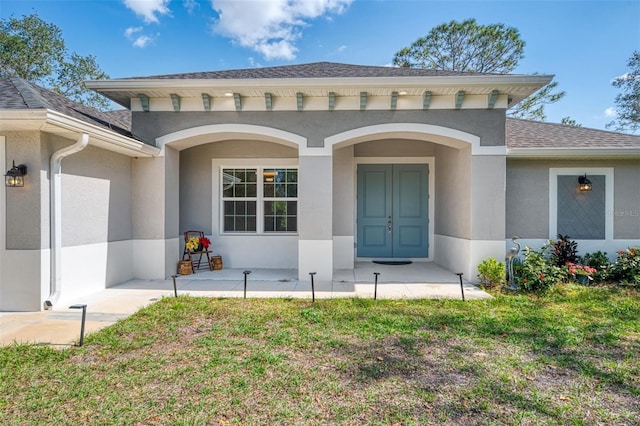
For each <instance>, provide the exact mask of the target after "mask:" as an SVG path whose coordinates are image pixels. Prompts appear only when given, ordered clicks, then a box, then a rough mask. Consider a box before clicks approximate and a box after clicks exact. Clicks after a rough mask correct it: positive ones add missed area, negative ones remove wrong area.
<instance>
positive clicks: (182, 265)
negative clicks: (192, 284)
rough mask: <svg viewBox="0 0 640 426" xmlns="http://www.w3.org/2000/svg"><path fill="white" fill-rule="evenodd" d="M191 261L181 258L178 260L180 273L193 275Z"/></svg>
mask: <svg viewBox="0 0 640 426" xmlns="http://www.w3.org/2000/svg"><path fill="white" fill-rule="evenodd" d="M191 271H192V270H191V261H189V260H181V261H179V262H178V274H180V275H191Z"/></svg>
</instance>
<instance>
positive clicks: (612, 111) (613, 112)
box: [604, 107, 617, 117]
mask: <svg viewBox="0 0 640 426" xmlns="http://www.w3.org/2000/svg"><path fill="white" fill-rule="evenodd" d="M616 115H617V114H616V109H615V108H614V107H609V108H607V109H605V110H604V116H605V117H615V116H616Z"/></svg>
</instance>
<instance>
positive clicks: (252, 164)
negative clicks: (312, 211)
mask: <svg viewBox="0 0 640 426" xmlns="http://www.w3.org/2000/svg"><path fill="white" fill-rule="evenodd" d="M278 168H281V169H297V170H298V175H299V173H300V171H299V170H300V169H299V167H298V162H297V159H293V158H291V159H290V158H286V159H284V158H279V159H259V158H257V159H243V160H219V162H215V161H214V168H213V170H214V173H216V172H217V179H214V182H213V183H214V185H216V187H217V194H218V196H217V197H215V196H214V197H213V198H214V204H215V201H216V199H217V200H219V202H218V206H217V207H216V206H215V205H214V211H216V210H215V209H217V211H218V226H219V228H218V229H219V233H220V235H224V236H234V235H238V236H240V235H244V236H246V235H254V236H255V235H267V236H272V235H288V236H290V235H298V231H297V230H296V231H291V232H265V231H264V202H265V201H279V200H280V201H282V200H284V201H296V202H298V201H299V199H300V193H299V192H298V196H297V197H295V198H293V197H291V198H282V197H277V198H264V181H263V180H262V178H261V176H262V171H263V170H264V169H278ZM224 169H256V173H258V176H259V177H258V179H257V185H256V186H257V188H256V197H255V198H254V197H241V198H225V197H224V196H223V189H222V188H223V183H222V182H223V170H224ZM299 190H300V187H299V186H298V191H299ZM254 199H255V201H256V230H255V232H254V231H225V230H224V202H225V201H229V200H234V201H243V200H246V201H253V200H254ZM298 206H299V204H298ZM299 213H300V212H299V209H297V211H296V217H298V218H299ZM299 226H300V222H299V221H298V224H297V226H296V229H299Z"/></svg>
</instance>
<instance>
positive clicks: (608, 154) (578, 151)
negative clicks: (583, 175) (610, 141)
mask: <svg viewBox="0 0 640 426" xmlns="http://www.w3.org/2000/svg"><path fill="white" fill-rule="evenodd" d="M507 158H518V159H520V158H522V159H525V158H526V159H563V160H566V159H571V160H576V159H640V148H635V147H623V148H507Z"/></svg>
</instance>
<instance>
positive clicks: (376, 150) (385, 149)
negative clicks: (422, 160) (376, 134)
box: [354, 139, 437, 157]
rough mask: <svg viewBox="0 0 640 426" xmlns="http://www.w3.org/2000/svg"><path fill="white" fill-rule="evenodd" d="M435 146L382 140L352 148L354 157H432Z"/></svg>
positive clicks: (401, 140)
mask: <svg viewBox="0 0 640 426" xmlns="http://www.w3.org/2000/svg"><path fill="white" fill-rule="evenodd" d="M436 146H437V145H436V144H434V143H429V142H423V141H414V140H405V139H384V140H377V141H370V142H363V143H359V144H357V145H355V146H354V156H355V157H399V156H402V157H433V156H434V155H435V153H436Z"/></svg>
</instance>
